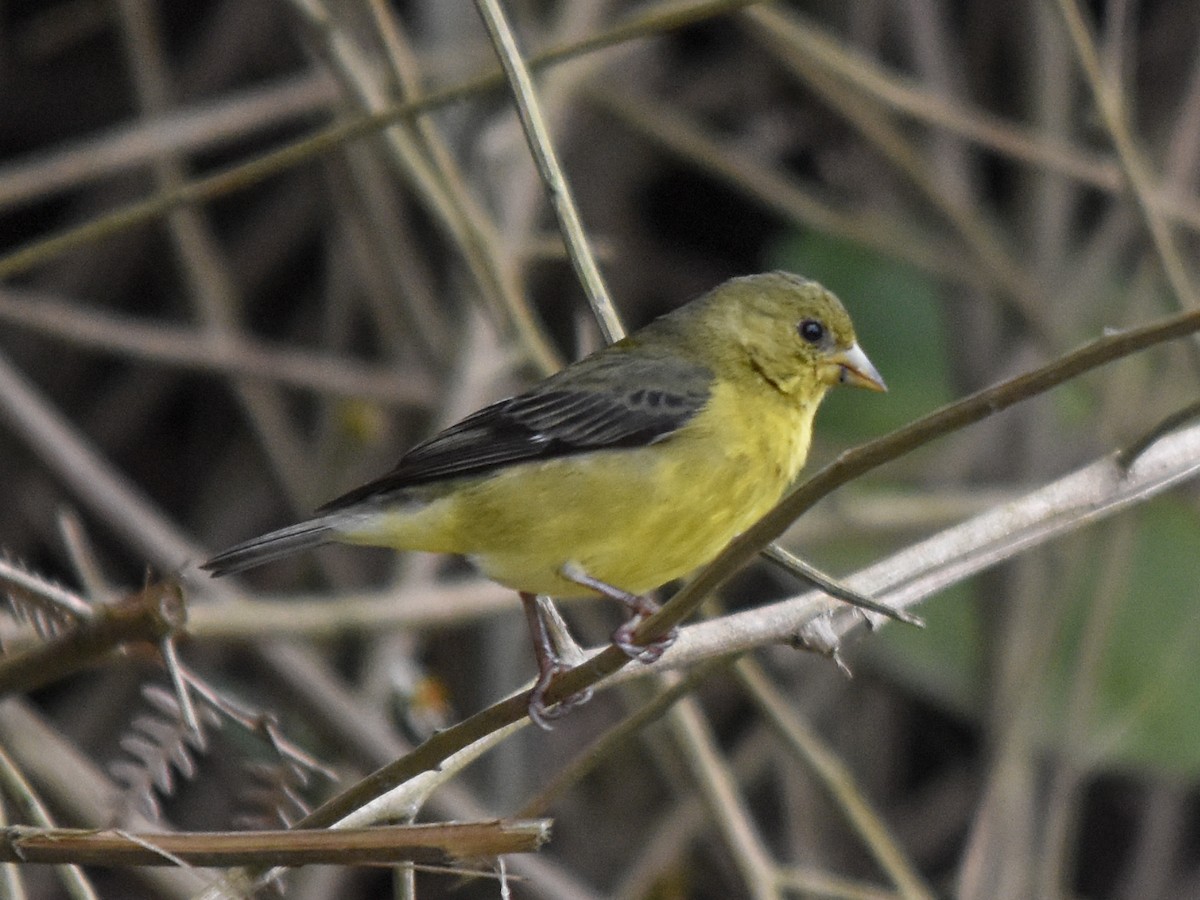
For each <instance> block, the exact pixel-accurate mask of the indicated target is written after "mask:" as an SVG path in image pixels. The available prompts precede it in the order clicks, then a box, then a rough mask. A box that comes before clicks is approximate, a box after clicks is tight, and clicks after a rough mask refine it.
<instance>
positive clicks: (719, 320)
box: [701, 272, 887, 399]
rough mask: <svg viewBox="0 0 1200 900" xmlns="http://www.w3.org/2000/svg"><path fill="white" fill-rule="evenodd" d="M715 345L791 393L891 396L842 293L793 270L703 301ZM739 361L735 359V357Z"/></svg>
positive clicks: (720, 290)
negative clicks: (860, 391) (850, 391)
mask: <svg viewBox="0 0 1200 900" xmlns="http://www.w3.org/2000/svg"><path fill="white" fill-rule="evenodd" d="M702 302H703V303H704V304H705V307H704V310H703V312H702V313H701V315H702V316H703V317H705V318H706V319H708V320H709V323H708V324H709V325H710V326H715V327H710V328H708V329H706V331H708V334H709V339H710V341H712V342H714V343H715V342H718V341H719V342H721V343H724V344H726V345H727V346H728V347H729V348H730V349H729V353H732V354H736V355H737V357H740V359H737V360H736V361H737V362H740V363H742V364H743V365H746V364H748V365H749V366H750V368H751V369H752V370H753V371H754V372H756V373H757V374H758V375H759V376H760V377H762V378H763V379H764V380H765V381H767V382H769V383H770V384H772V385H773V386H774V387H776V388H777V389H778V390H780V391H782V392H783V393H786V394H793V395H797V396H800V397H804V398H807V397H815V398H816V399H819V398H820V397H821V396H822V395H823V394H824V393H825V390H826V389H827V388H829V387H832V386H834V385H837V384H848V385H852V386H854V387H862V388H867V389H869V390H873V391H886V390H887V386H886V385H885V384H884V381H883V377H882V376H881V375H880V374H879V372H878V371H877V370H876V368H875V366H874V365H872V363H871V360H869V359H868V358H867V355H866V353H864V352H863V350H862V348H861V347H859V346H858V339H857V337H856V336H855V334H854V325H853V323H851V321H850V316H849V315H848V314H847V313H846V310H845V308H844V307H843V306H842V304H841V302H840V301H839V300H838V298H837V297H836V296H834V295H833V294H832V293H831V292H830V291H828V290H826V289H825V288H823V287H822V286H821V285H819V284H817V282H815V281H809V280H808V279H806V278H801V277H800V276H798V275H793V274H791V273H790V272H767V273H764V274H761V275H748V276H745V277H743V278H734V279H731V280H730V281H727V282H725V283H724V284H722V285H721V286H719V287H717V288H716V289H715V290H713V291H712V292H711V293H710V294H708V295H707V296H706V297H705V298H704V299H703V301H702ZM731 361H734V360H731Z"/></svg>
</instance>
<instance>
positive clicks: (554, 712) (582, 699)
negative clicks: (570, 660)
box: [528, 660, 592, 731]
mask: <svg viewBox="0 0 1200 900" xmlns="http://www.w3.org/2000/svg"><path fill="white" fill-rule="evenodd" d="M538 668H539V670H540V671H539V672H538V677H537V681H535V682H534V683H533V690H531V691H530V692H529V707H528V708H529V718H530V719H531V720H532V721H533V724H534V725H536V726H537V727H538V728H540V729H542V730H543V731H553V730H554V726H553V725H551V724H550V723H551V722H552V721H553V720H554V719H561V718H562V717H563V716H565V715H566V714H567V713H569V712H570V711H571V710H573V709H575V707H577V706H583V704H585V703H587V702H588V701H589V700H591V699H592V689H591V688H588V689H587V690H585V691H580V692H579V693H578V694H572V695H571V696H570V697H564V698H563V699H562V700H559V701H557V702H555V703H550V704H547V703H546V692H547V691H548V690H549V689H550V685H551V683H553V681H554V679H555V677H557V676H558V675H561V674H562V673H563V672H568V671H570V669H571V666H570V665H568V664H567V663H564V662H562V661H560V660H555V661H553V662H552V663H550V664H549V665H548V666H546V667H545V668H542V667H541V664H540V662H539V665H538Z"/></svg>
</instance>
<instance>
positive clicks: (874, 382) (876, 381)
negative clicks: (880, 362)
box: [830, 344, 887, 391]
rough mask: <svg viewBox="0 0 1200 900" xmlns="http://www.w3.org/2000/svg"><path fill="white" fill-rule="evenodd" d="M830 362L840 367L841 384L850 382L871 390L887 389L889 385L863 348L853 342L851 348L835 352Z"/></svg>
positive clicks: (839, 377)
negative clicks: (884, 381) (885, 382)
mask: <svg viewBox="0 0 1200 900" xmlns="http://www.w3.org/2000/svg"><path fill="white" fill-rule="evenodd" d="M830 362H833V363H835V364H837V365H838V366H839V367H840V371H839V372H838V382H839V383H840V384H849V385H852V386H853V387H860V388H866V389H867V390H871V391H886V390H887V385H886V384H884V383H883V376H882V375H880V374H879V370H878V369H876V368H875V366H874V365H873V364H872V363H871V361H870V360H869V359H867V354H865V353H863V352H862V348H861V347H860V346H858V344H851V346H850V349H849V350H843V351H842V352H841V353H837V354H834V356H832V357H831V358H830Z"/></svg>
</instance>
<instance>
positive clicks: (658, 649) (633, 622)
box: [612, 615, 679, 666]
mask: <svg viewBox="0 0 1200 900" xmlns="http://www.w3.org/2000/svg"><path fill="white" fill-rule="evenodd" d="M644 620H645V616H641V615H636V616H634V617H633V618H631V619H630V620H629V621H627V622H626V623H625V624H624V625H622V626H620V627H619V628H618V629H617V630H616V631H614V632H613V634H612V642H613V645H614V646H616V647H617V649H618V650H620V651H621V652H622V653H624V654H625V655H626V656H628V657H629V658H630V659H632V660H634V661H635V662H640V663H642V664H643V665H647V666H648V665H650V663H654V662H658V661H659V660H660V659H661V658H662V655H663V654H664V653H665V652H666V651H667V649H668V648H669V647H670V646H671V645H672V644H674V643H675V640H676V638H678V637H679V629H678V628H675V627H672V628H671V630H670V631H668V632H667V633H666V634H664V635H663V636H662V637H660V638H655V639H654V640H653V641H650V642H649V643H645V644H639V643H637V642H636V641H635V640H634V632H635V631H637V628H638V626H639V625H641V624H642V622H643V621H644Z"/></svg>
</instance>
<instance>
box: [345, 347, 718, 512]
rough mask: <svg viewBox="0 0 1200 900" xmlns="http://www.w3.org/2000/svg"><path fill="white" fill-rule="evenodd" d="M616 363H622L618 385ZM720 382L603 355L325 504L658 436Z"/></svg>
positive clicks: (692, 371) (682, 369) (695, 371)
mask: <svg viewBox="0 0 1200 900" xmlns="http://www.w3.org/2000/svg"><path fill="white" fill-rule="evenodd" d="M613 367H619V368H620V370H621V371H620V376H621V377H620V379H619V381H618V382H617V383H619V384H620V385H621V387H620V388H619V389H618V390H615V391H614V390H613V388H612V386H613V384H614V379H613V378H612V377H611V375H612V373H613ZM710 382H711V375H710V373H709V371H708V370H707V369H706V368H705V367H703V366H701V365H699V364H698V363H691V362H686V361H684V360H678V359H664V360H657V359H645V358H639V357H632V356H628V355H625V354H606V353H601V354H599V355H597V356H593V357H589V358H588V359H586V360H584V361H583V362H582V363H577V364H576V365H574V366H571V367H570V368H567V369H564V370H563V371H562V372H560V373H559V374H558V375H555V376H552V377H551V378H548V379H547V380H546V381H543V382H541V383H540V384H539V385H537V386H536V387H534V388H532V389H531V390H529V391H527V392H526V393H524V394H519V395H517V396H516V397H510V398H509V399H507V400H501V401H499V402H498V403H493V404H492V405H491V406H486V407H484V408H483V409H481V410H479V411H478V412H475V413H472V414H471V415H469V416H467V418H465V419H463V420H462V421H461V422H458V423H457V424H455V425H451V426H450V427H449V428H447V429H446V430H444V431H442V432H440V433H438V434H436V435H434V436H433V437H432V438H430V439H429V440H427V441H425V442H424V443H421V444H418V445H417V446H415V447H413V448H412V449H411V450H409V451H408V453H406V454H405V455H404V457H403V458H402V459H401V460H400V462H399V463H398V464H397V466H396V468H395V469H393V470H392V471H391V472H389V473H388V474H387V475H385V476H383V477H382V478H380V479H378V480H377V481H373V482H371V483H369V484H365V485H363V486H362V487H360V488H358V489H356V490H353V491H351V492H350V493H348V494H345V495H343V496H341V497H338V498H337V499H336V500H334V501H332V502H331V503H328V504H326V505H325V506H323V507H322V508H321V511H322V512H332V511H336V510H338V509H344V508H345V507H347V506H351V505H353V504H355V503H358V502H359V501H361V500H365V499H367V498H369V497H373V496H377V495H382V494H387V493H391V492H393V491H398V490H403V489H405V488H409V487H415V486H417V485H422V484H429V483H431V482H435V481H442V480H445V479H451V478H462V477H464V476H469V475H482V474H486V473H488V472H492V471H495V470H496V469H499V468H501V467H503V466H508V465H512V464H514V463H523V462H535V461H539V460H545V459H553V458H556V457H562V456H570V455H572V454H576V453H585V452H587V451H590V450H599V449H605V448H616V447H638V446H645V445H648V444H652V443H655V442H656V441H660V440H662V439H663V438H665V437H668V436H669V435H671V434H672V433H674V432H675V431H677V430H678V429H679V428H680V427H682V426H683V425H684V424H685V423H686V422H687V421H688V420H689V419H691V418H692V417H693V416H695V415H696V413H698V412H699V411H700V409H701V408H702V407H703V406H704V404H705V403H706V402H707V401H708V395H709V384H710Z"/></svg>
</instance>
